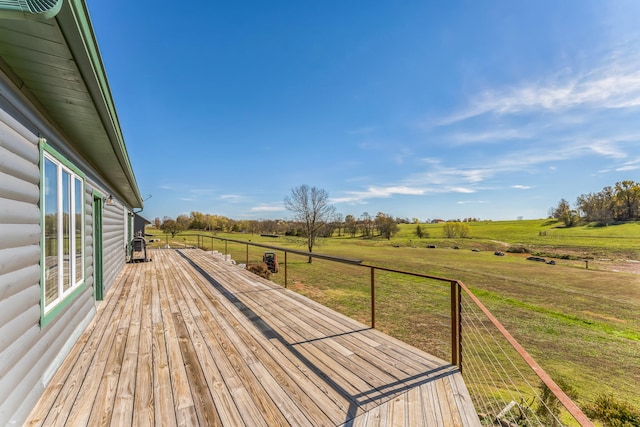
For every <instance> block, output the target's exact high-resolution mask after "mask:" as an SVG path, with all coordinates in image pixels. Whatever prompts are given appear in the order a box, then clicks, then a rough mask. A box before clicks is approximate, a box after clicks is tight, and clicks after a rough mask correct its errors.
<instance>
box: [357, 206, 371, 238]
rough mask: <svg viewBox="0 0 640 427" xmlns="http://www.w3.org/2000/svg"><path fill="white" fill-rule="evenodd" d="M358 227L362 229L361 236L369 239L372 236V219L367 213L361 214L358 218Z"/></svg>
mask: <svg viewBox="0 0 640 427" xmlns="http://www.w3.org/2000/svg"><path fill="white" fill-rule="evenodd" d="M360 226H361V228H362V236H363V237H369V236H372V235H373V226H374V223H373V218H372V217H371V215H369V212H363V213H362V216H360Z"/></svg>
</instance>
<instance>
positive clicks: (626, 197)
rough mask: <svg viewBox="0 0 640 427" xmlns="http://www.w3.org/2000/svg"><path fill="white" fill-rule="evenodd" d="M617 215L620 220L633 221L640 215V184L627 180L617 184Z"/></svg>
mask: <svg viewBox="0 0 640 427" xmlns="http://www.w3.org/2000/svg"><path fill="white" fill-rule="evenodd" d="M615 198H616V207H617V212H616V213H617V215H616V217H617V218H618V219H619V220H620V221H633V220H635V219H638V217H640V184H638V183H636V182H634V181H631V180H625V181H621V182H617V183H616V186H615Z"/></svg>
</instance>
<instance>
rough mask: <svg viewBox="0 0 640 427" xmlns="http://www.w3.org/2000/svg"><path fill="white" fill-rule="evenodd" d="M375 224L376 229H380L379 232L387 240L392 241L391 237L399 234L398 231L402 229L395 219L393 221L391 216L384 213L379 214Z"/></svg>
mask: <svg viewBox="0 0 640 427" xmlns="http://www.w3.org/2000/svg"><path fill="white" fill-rule="evenodd" d="M375 222H376V227H377V228H378V232H379V233H380V235H381V236H383V237H385V238H386V239H387V240H391V236H394V235H395V234H397V233H398V230H399V229H400V227H399V226H398V223H397V222H396V220H395V219H393V217H392V216H391V215H387V214H384V213H382V212H378V215H376V221H375Z"/></svg>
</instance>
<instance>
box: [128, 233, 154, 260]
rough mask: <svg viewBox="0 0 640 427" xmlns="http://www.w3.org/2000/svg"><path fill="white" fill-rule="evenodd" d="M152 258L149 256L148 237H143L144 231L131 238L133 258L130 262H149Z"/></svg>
mask: <svg viewBox="0 0 640 427" xmlns="http://www.w3.org/2000/svg"><path fill="white" fill-rule="evenodd" d="M148 261H151V259H150V258H149V257H148V256H147V239H145V238H144V237H142V233H141V232H138V233H137V235H136V237H134V238H133V240H131V259H130V262H148Z"/></svg>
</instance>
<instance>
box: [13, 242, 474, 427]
mask: <svg viewBox="0 0 640 427" xmlns="http://www.w3.org/2000/svg"><path fill="white" fill-rule="evenodd" d="M150 256H151V258H152V259H153V261H152V262H147V263H137V264H127V265H126V266H125V268H124V269H123V271H122V272H121V273H120V275H119V276H118V279H117V280H116V282H115V283H114V284H113V285H112V287H111V289H110V290H109V292H108V293H107V295H106V299H105V301H104V302H102V303H101V305H100V306H99V308H98V311H97V315H96V317H95V319H94V320H93V321H92V322H91V324H90V325H89V327H88V328H87V330H86V332H85V333H84V334H83V336H82V337H81V338H80V339H79V341H78V343H77V344H76V346H75V347H74V348H73V349H72V351H71V353H70V354H69V356H68V357H67V359H66V360H65V362H64V363H63V365H62V366H61V367H60V369H59V370H58V372H57V373H56V375H55V376H54V378H53V379H52V381H51V383H50V385H49V386H48V387H47V389H46V390H45V392H44V394H43V396H42V398H41V399H40V401H39V403H38V405H37V406H36V407H35V408H34V410H33V411H32V413H31V416H30V418H29V420H28V421H27V423H26V424H27V425H47V426H48V425H69V426H75V425H78V426H95V425H114V426H116V425H117V426H122V425H162V426H182V425H185V426H190V425H223V426H234V427H235V426H242V425H244V426H275V425H279V426H280V425H281V426H287V425H291V426H306V425H310V426H315V425H317V426H321V425H322V426H327V425H329V426H342V425H348V426H378V425H380V426H420V425H429V426H434V425H435V426H438V425H443V426H447V425H451V426H459V425H464V426H479V425H480V422H479V420H478V416H477V414H476V413H475V410H474V408H473V405H472V404H471V399H470V397H469V395H468V392H467V389H466V387H465V385H464V381H463V380H462V376H461V375H460V373H459V371H458V370H457V369H456V368H455V367H454V366H451V365H450V364H449V363H447V362H445V361H442V360H440V359H438V358H436V357H434V356H432V355H429V354H427V353H424V352H422V351H420V350H418V349H416V348H414V347H411V346H409V345H407V344H405V343H402V342H400V341H399V340H397V339H394V338H391V337H389V336H387V335H385V334H382V333H381V332H379V331H377V330H373V329H371V328H369V327H367V326H366V325H363V324H361V323H359V322H357V321H355V320H353V319H349V318H347V317H346V316H343V315H341V314H339V313H336V312H334V311H332V310H329V309H327V308H326V307H324V306H322V305H320V304H318V303H316V302H314V301H312V300H309V299H308V298H305V297H303V296H301V295H299V294H296V293H294V292H292V291H289V290H287V289H283V288H282V287H280V286H278V285H276V284H274V283H272V282H270V281H268V280H265V279H262V278H260V277H258V276H255V275H253V274H251V273H249V272H247V271H246V270H243V269H241V268H240V267H238V266H235V265H232V264H230V263H228V262H226V261H223V260H222V259H220V258H217V257H215V256H212V255H211V254H209V253H206V252H203V251H201V250H197V249H184V250H178V251H176V250H153V251H150Z"/></svg>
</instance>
